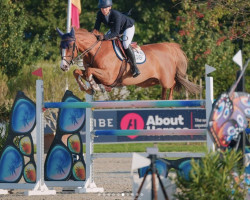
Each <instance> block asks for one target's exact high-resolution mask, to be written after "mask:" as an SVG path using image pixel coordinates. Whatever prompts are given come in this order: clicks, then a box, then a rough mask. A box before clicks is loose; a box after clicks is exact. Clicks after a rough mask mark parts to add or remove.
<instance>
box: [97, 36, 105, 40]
mask: <svg viewBox="0 0 250 200" xmlns="http://www.w3.org/2000/svg"><path fill="white" fill-rule="evenodd" d="M96 38H97V40H99V41H102V40H104V36H103V35H97V36H96Z"/></svg>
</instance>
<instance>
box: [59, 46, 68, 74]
mask: <svg viewBox="0 0 250 200" xmlns="http://www.w3.org/2000/svg"><path fill="white" fill-rule="evenodd" d="M65 56H66V49H62V58H65ZM60 68H61V69H62V70H63V71H68V70H69V63H67V62H66V60H65V59H62V60H61V64H60Z"/></svg>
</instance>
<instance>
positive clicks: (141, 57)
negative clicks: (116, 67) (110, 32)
mask: <svg viewBox="0 0 250 200" xmlns="http://www.w3.org/2000/svg"><path fill="white" fill-rule="evenodd" d="M112 44H113V48H114V51H115V53H116V55H117V57H118V58H119V59H120V60H123V59H124V57H123V55H122V53H121V50H120V48H119V47H118V46H117V45H116V43H115V40H112ZM133 50H134V54H135V59H136V64H143V63H144V62H146V55H145V54H144V52H143V51H142V50H141V49H138V48H137V49H134V48H133Z"/></svg>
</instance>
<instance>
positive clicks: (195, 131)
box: [92, 129, 206, 136]
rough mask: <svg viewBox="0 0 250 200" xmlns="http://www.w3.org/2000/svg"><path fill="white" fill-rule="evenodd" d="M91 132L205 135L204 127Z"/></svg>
mask: <svg viewBox="0 0 250 200" xmlns="http://www.w3.org/2000/svg"><path fill="white" fill-rule="evenodd" d="M92 133H93V134H95V135H97V136H100V135H114V136H130V135H138V136H142V135H143V136H144V135H145V136H150V135H151V136H156V135H158V136H159V135H173V136H177V135H183V136H185V135H186V136H190V135H191V136H192V135H206V129H163V130H161V129H156V130H152V129H150V130H145V129H143V130H94V131H92Z"/></svg>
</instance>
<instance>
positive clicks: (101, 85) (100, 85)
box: [98, 84, 106, 93]
mask: <svg viewBox="0 0 250 200" xmlns="http://www.w3.org/2000/svg"><path fill="white" fill-rule="evenodd" d="M98 85H99V88H100V89H101V92H102V93H104V92H106V90H105V87H104V85H103V84H98Z"/></svg>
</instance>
